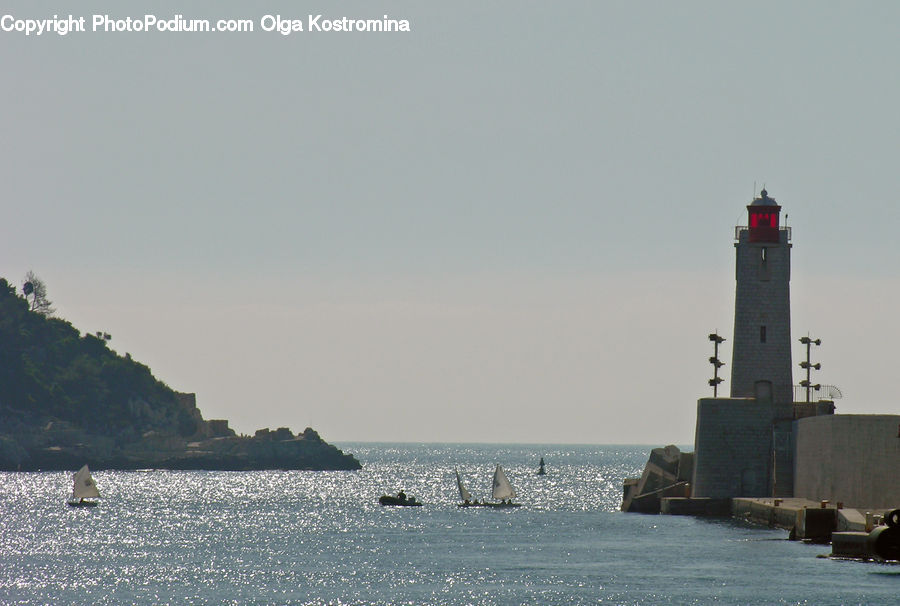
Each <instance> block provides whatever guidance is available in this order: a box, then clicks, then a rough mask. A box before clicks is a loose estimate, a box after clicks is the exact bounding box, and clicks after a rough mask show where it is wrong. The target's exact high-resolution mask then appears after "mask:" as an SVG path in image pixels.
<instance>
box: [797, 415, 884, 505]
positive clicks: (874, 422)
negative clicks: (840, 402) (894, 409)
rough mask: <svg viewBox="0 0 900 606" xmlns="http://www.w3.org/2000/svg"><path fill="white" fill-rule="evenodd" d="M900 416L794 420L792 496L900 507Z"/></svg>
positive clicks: (848, 503) (820, 417)
mask: <svg viewBox="0 0 900 606" xmlns="http://www.w3.org/2000/svg"><path fill="white" fill-rule="evenodd" d="M898 434H900V415H825V416H818V417H808V418H804V419H799V420H797V421H795V422H794V437H795V441H796V452H795V466H794V494H795V496H797V497H804V498H807V499H811V500H813V501H820V500H826V499H827V500H829V501H831V502H832V503H837V502H839V501H840V502H843V503H845V504H847V505H849V506H852V507H856V508H871V509H879V508H893V507H900V437H898Z"/></svg>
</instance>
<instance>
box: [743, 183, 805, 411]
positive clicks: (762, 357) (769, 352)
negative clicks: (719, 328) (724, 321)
mask: <svg viewBox="0 0 900 606" xmlns="http://www.w3.org/2000/svg"><path fill="white" fill-rule="evenodd" d="M747 213H748V217H747V219H748V220H747V226H746V227H744V226H740V227H737V228H736V229H735V240H736V242H735V244H734V247H735V252H736V255H735V257H736V259H735V261H736V267H735V280H736V282H737V285H736V288H735V296H734V333H733V334H734V338H733V347H734V349H733V350H732V356H731V397H732V398H749V397H757V396H759V395H760V392H761V391H762V392H768V391H769V390H771V392H770V397H771V399H772V400H773V401H774V402H776V403H779V404H786V403H790V402H792V401H793V395H794V391H793V377H792V374H791V371H792V369H791V297H790V283H791V243H790V240H791V232H790V229H788V228H787V227H783V226H781V224H780V214H781V207H780V206H779V205H778V204H777V203H776V202H775V200H774V199H773V198H771V197H769V194H768V192H766V190H762V191H761V192H760V195H759V197H758V198H755V199H754V200H753V201H752V202H751V203H750V204H749V205H748V206H747ZM766 395H769V393H766Z"/></svg>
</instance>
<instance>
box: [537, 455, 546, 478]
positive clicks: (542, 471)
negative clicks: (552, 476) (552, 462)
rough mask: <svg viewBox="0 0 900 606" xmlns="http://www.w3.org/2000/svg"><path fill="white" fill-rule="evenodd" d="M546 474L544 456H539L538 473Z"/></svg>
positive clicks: (540, 474)
mask: <svg viewBox="0 0 900 606" xmlns="http://www.w3.org/2000/svg"><path fill="white" fill-rule="evenodd" d="M546 474H547V472H546V471H545V470H544V457H541V465H540V467H539V468H538V475H539V476H543V475H546Z"/></svg>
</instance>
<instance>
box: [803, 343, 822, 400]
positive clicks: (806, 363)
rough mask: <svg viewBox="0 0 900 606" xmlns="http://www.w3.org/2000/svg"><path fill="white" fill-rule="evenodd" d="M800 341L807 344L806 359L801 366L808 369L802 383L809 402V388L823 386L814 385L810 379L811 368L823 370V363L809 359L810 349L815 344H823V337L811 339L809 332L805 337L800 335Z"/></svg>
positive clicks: (817, 388) (816, 388)
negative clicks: (812, 361) (812, 362)
mask: <svg viewBox="0 0 900 606" xmlns="http://www.w3.org/2000/svg"><path fill="white" fill-rule="evenodd" d="M800 342H801V343H802V344H803V345H806V360H804V361H803V362H800V368H802V369H804V370H806V380H804V381H800V385H802V386H803V387H805V388H806V401H807V402H809V401H810V398H809V390H810V389H815V390H819V389H821V388H822V386H821V385H820V384H818V383H816V384H815V385H813V384H812V383H810V380H809V373H810V371H811V370H813V369H816V370H821V368H822V364H821V363H818V362H817V363H816V364H811V363H810V361H809V354H810V349H811V348H812V346H813V345H815V346H817V347H818V346H819V345H821V344H822V339H811V338H810V337H809V335H808V334H807V335H806V336H805V337H800Z"/></svg>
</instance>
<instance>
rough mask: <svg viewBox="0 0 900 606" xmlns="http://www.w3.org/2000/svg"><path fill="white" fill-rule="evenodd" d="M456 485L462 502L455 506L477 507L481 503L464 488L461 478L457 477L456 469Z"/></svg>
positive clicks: (457, 471)
mask: <svg viewBox="0 0 900 606" xmlns="http://www.w3.org/2000/svg"><path fill="white" fill-rule="evenodd" d="M456 487H457V488H458V489H459V498H460V499H462V503H460V504H458V505H457V507H477V506H480V505H481V503H479V502H478V501H477V500H475V499H473V498H472V493H470V492H469V491H468V490H466V487H465V486H464V485H463V483H462V479H461V478H460V477H459V470H458V469H457V470H456Z"/></svg>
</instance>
